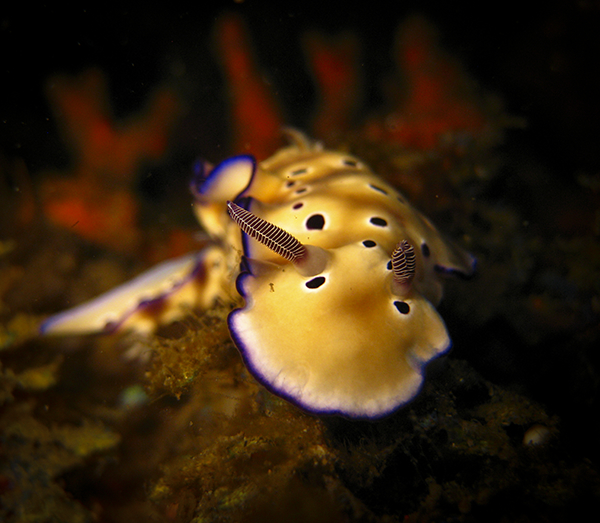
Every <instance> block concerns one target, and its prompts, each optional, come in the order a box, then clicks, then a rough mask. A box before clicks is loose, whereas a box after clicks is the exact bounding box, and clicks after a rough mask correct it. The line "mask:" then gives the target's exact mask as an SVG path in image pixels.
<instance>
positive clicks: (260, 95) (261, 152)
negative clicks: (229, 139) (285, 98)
mask: <svg viewBox="0 0 600 523" xmlns="http://www.w3.org/2000/svg"><path fill="white" fill-rule="evenodd" d="M216 42H217V46H218V50H219V56H218V57H219V61H220V62H221V66H222V68H223V71H224V73H225V77H226V80H227V89H228V94H229V102H230V104H231V109H230V111H231V119H232V122H231V125H232V134H233V140H234V142H233V144H232V150H234V151H236V153H240V152H243V151H248V152H251V153H252V154H253V155H254V156H255V157H256V158H257V159H258V160H263V159H265V158H267V157H268V156H270V155H271V154H273V152H274V151H276V150H277V149H278V148H279V147H281V145H282V140H281V127H282V126H283V124H284V121H283V118H282V116H281V111H280V109H279V107H278V105H277V102H276V99H275V96H274V94H273V92H272V90H271V88H270V87H269V85H268V83H267V82H266V81H265V80H264V78H263V77H262V76H261V73H260V72H259V70H258V66H257V64H256V61H255V59H254V57H253V53H252V46H251V44H250V38H249V36H248V31H247V29H246V26H245V24H244V22H243V21H242V19H241V18H240V17H238V16H236V15H233V14H226V15H223V16H221V18H220V19H219V20H218V21H217V26H216Z"/></svg>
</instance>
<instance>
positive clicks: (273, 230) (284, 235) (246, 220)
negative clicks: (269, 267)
mask: <svg viewBox="0 0 600 523" xmlns="http://www.w3.org/2000/svg"><path fill="white" fill-rule="evenodd" d="M227 210H228V211H229V215H230V216H231V218H232V219H233V221H234V222H235V223H237V225H238V226H239V228H240V229H242V231H244V232H245V233H246V234H247V235H248V236H250V237H252V238H254V239H255V240H257V241H259V242H260V243H262V244H263V245H265V246H266V247H268V248H269V249H271V250H272V251H273V252H275V253H277V254H279V255H280V256H282V257H283V258H285V259H286V260H288V261H291V262H298V261H300V260H302V258H304V257H305V256H306V247H305V246H304V245H302V243H300V241H299V240H298V239H296V238H295V237H294V236H292V235H291V234H290V233H289V232H287V231H284V230H283V229H282V228H281V227H277V225H274V224H272V223H271V222H268V221H266V220H263V219H262V218H259V217H258V216H256V215H255V214H253V213H251V212H250V211H247V210H246V209H244V208H243V207H240V206H239V205H237V204H236V203H233V202H229V201H228V202H227Z"/></svg>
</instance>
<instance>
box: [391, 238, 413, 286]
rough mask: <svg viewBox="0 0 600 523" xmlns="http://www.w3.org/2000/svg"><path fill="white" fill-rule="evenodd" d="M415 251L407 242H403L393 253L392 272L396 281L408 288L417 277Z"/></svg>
mask: <svg viewBox="0 0 600 523" xmlns="http://www.w3.org/2000/svg"><path fill="white" fill-rule="evenodd" d="M415 266H416V258H415V249H414V247H413V246H412V245H411V244H410V243H408V242H407V241H406V240H402V241H401V242H400V243H399V244H398V245H397V246H396V248H395V249H394V252H393V253H392V271H393V272H394V280H395V281H396V282H398V283H399V284H401V285H404V286H408V285H410V282H411V281H412V279H413V278H414V277H415Z"/></svg>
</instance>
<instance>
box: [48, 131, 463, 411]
mask: <svg viewBox="0 0 600 523" xmlns="http://www.w3.org/2000/svg"><path fill="white" fill-rule="evenodd" d="M291 138H292V140H293V143H292V145H290V146H288V147H286V148H284V149H281V150H280V151H279V152H277V153H276V154H275V155H274V156H272V157H271V158H269V159H267V160H265V161H263V162H261V163H260V164H258V165H257V164H256V162H255V160H254V159H253V158H252V157H251V156H246V155H242V156H236V157H233V158H230V159H227V160H225V161H223V162H221V163H220V164H218V165H217V166H216V167H214V168H210V167H208V166H206V167H205V169H204V172H199V173H197V175H196V177H195V178H194V180H193V181H192V193H193V194H194V198H195V204H194V209H195V212H196V215H197V217H198V219H199V221H200V222H201V224H202V225H203V227H204V229H205V230H206V232H207V233H208V234H209V235H210V237H211V238H212V240H213V242H214V243H213V245H211V246H209V247H207V248H206V249H204V250H203V251H200V252H199V253H193V254H190V255H188V256H185V257H182V258H179V259H177V260H172V261H169V262H165V263H163V264H162V265H160V266H158V267H157V268H155V269H151V270H150V271H148V272H147V273H145V274H143V275H141V276H139V277H138V278H136V279H135V280H133V281H132V282H130V283H129V284H125V285H124V286H122V287H119V288H117V289H115V290H114V291H111V292H110V293H107V294H106V295H104V296H101V297H99V298H97V299H95V300H92V301H91V302H88V303H87V304H83V305H81V306H79V307H76V308H75V309H72V310H70V311H66V312H64V313H61V314H59V315H57V316H54V317H52V318H50V319H49V320H47V321H46V322H45V323H44V325H43V326H42V331H43V332H44V333H76V332H91V331H100V330H105V329H107V328H110V329H113V330H114V329H117V328H120V329H124V328H132V329H136V330H140V331H149V330H151V329H152V328H153V327H154V325H155V322H156V321H161V322H164V321H171V320H172V319H174V318H175V317H176V316H177V315H181V313H182V312H181V311H182V308H186V307H196V308H208V307H210V306H211V305H212V304H213V303H214V302H215V301H216V300H217V299H226V298H228V297H231V296H233V294H234V292H235V289H237V292H238V293H239V294H240V295H241V296H242V297H243V299H244V302H245V304H244V306H243V307H242V308H239V309H236V310H234V311H233V312H232V313H231V314H230V316H229V318H228V324H229V330H230V333H231V337H232V339H233V341H234V342H235V344H236V346H237V347H238V349H239V350H240V353H241V354H242V357H243V359H244V361H245V363H246V365H247V367H248V369H249V370H250V372H251V373H252V374H253V375H254V376H255V377H256V378H257V379H258V380H259V381H260V382H261V383H263V384H264V385H265V386H266V387H267V388H268V389H269V390H271V391H272V392H274V393H275V394H277V395H279V396H282V397H284V398H286V399H287V400H289V401H291V402H293V403H295V404H296V405H298V406H300V407H302V408H304V409H306V410H308V411H310V412H314V413H318V414H339V415H342V416H346V417H350V418H360V419H376V418H380V417H382V416H385V415H387V414H390V413H391V412H393V411H394V410H395V409H397V408H398V407H400V406H401V405H403V404H405V403H406V402H408V401H410V400H411V399H412V398H414V397H415V395H416V394H417V393H418V391H419V389H420V388H421V385H422V382H423V368H424V365H425V364H426V363H427V362H428V361H430V360H431V359H432V358H435V357H436V356H438V355H439V354H441V353H443V352H445V351H446V350H448V348H449V347H450V345H451V342H450V338H449V336H448V333H447V331H446V327H445V325H444V322H443V320H442V319H441V317H440V316H439V315H438V313H437V311H436V309H435V305H437V304H438V302H439V301H440V299H441V297H442V282H443V277H445V276H447V275H451V274H459V275H464V276H469V275H471V274H472V273H473V270H474V259H473V258H472V257H471V256H470V255H469V254H467V253H466V252H464V251H463V250H461V249H459V248H458V247H456V246H454V245H452V244H450V243H449V242H447V241H446V240H445V239H444V238H443V237H442V236H441V235H440V234H439V233H438V232H437V230H436V229H435V228H434V227H433V225H432V224H431V223H430V222H429V221H428V220H427V219H426V218H425V217H423V216H422V215H421V214H420V213H419V212H418V211H416V210H415V209H414V208H412V207H411V206H410V205H409V204H408V202H407V201H406V200H405V198H404V197H403V196H402V195H401V194H400V193H399V192H398V191H397V190H395V189H394V188H393V187H391V186H390V185H389V184H387V183H386V182H384V181H383V180H382V179H381V178H379V177H378V176H376V175H375V174H374V173H373V172H372V171H371V170H370V169H369V168H368V167H367V166H366V165H364V164H363V163H362V162H360V160H358V159H357V158H355V157H353V156H351V155H348V154H345V153H340V152H333V151H326V150H323V149H322V147H321V146H320V145H319V144H318V143H315V142H312V141H310V140H308V139H307V138H306V137H305V136H304V135H302V134H300V133H298V132H292V133H291ZM201 171H202V170H201ZM240 261H241V263H240ZM234 282H235V286H234ZM151 308H152V309H151ZM150 310H156V311H157V314H159V316H158V317H152V316H151V315H149V314H148V312H149V311H150Z"/></svg>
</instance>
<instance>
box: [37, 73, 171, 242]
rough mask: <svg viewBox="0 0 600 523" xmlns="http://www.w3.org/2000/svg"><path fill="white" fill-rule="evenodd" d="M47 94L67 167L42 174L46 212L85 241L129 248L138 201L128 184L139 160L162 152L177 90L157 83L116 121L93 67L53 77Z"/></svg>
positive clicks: (154, 157) (100, 77)
mask: <svg viewBox="0 0 600 523" xmlns="http://www.w3.org/2000/svg"><path fill="white" fill-rule="evenodd" d="M47 93H48V98H49V100H50V103H51V106H52V109H53V110H54V113H55V115H56V119H57V122H58V125H59V129H60V131H61V132H62V134H63V137H64V140H65V143H66V144H67V145H68V147H69V148H70V150H71V161H72V165H73V166H72V168H71V169H70V170H69V171H68V172H66V173H54V174H53V175H50V176H47V177H46V178H45V179H44V181H43V185H42V188H41V193H42V205H43V209H44V213H45V215H46V216H47V217H48V219H49V220H50V221H52V222H53V223H55V224H57V225H60V226H63V227H68V228H72V229H74V230H75V231H76V232H77V233H78V234H79V235H81V236H82V237H84V238H86V239H88V240H90V241H93V242H96V243H100V244H103V245H106V246H109V247H111V248H114V249H117V250H129V249H132V248H134V247H135V245H136V244H137V242H138V233H137V230H138V229H137V227H138V226H137V215H138V204H137V201H136V198H135V196H134V194H133V192H132V191H133V185H134V183H135V181H136V176H137V173H138V169H139V167H140V165H141V163H142V162H143V161H147V160H158V159H160V158H161V157H162V156H163V155H164V154H165V152H166V149H167V144H168V135H169V132H170V130H171V128H172V126H173V124H174V122H175V120H176V118H177V116H178V114H179V106H180V104H179V101H178V99H177V97H176V96H175V94H174V93H173V92H172V91H171V90H169V89H166V88H163V89H159V90H156V91H155V93H154V95H153V96H152V97H151V99H150V101H149V103H148V104H147V106H146V107H145V109H144V110H143V111H142V112H141V114H139V115H136V116H133V117H131V118H130V119H129V120H128V121H121V122H115V121H114V118H113V115H112V114H111V109H110V103H109V97H108V86H107V82H106V80H105V77H104V75H103V74H102V73H101V72H100V71H98V70H97V69H91V70H88V71H86V72H84V73H82V74H80V75H79V76H76V77H67V76H58V77H55V78H52V79H51V80H50V81H49V82H48V85H47Z"/></svg>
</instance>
